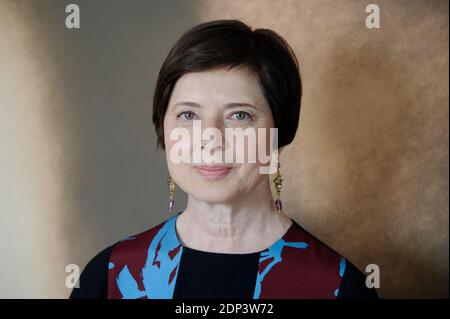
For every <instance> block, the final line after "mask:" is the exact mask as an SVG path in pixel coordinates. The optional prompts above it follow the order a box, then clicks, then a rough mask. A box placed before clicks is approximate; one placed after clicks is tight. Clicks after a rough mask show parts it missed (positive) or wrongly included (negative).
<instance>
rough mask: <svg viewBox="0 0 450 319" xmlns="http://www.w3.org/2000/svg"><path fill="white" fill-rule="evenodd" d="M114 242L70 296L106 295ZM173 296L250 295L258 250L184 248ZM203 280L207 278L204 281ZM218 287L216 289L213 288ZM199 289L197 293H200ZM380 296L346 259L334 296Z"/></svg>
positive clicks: (105, 296)
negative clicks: (237, 250) (230, 252)
mask: <svg viewBox="0 0 450 319" xmlns="http://www.w3.org/2000/svg"><path fill="white" fill-rule="evenodd" d="M113 248H114V245H112V246H109V247H108V248H106V249H104V250H103V251H101V252H100V253H99V254H98V255H96V256H95V257H94V258H93V259H92V260H91V261H90V262H89V263H88V264H87V265H86V267H85V269H84V270H83V272H82V274H81V276H80V288H74V289H73V290H72V293H71V295H70V298H71V299H106V298H108V264H109V260H110V255H111V252H112V249H113ZM183 249H184V252H183V266H182V267H181V268H180V271H179V274H178V280H177V286H176V289H175V291H174V296H173V298H174V299H176V298H178V299H180V298H184V299H189V298H203V297H205V295H206V296H208V297H209V298H248V299H251V298H252V296H253V289H254V282H255V279H256V275H255V274H256V267H257V265H258V258H259V253H253V254H220V253H210V252H203V251H199V250H195V249H190V248H188V247H184V248H183ZM205 279H207V280H205ZM217 287H220V289H217ZM200 292H201V293H200ZM349 298H364V299H378V298H380V297H379V295H378V292H377V290H375V289H369V288H367V287H366V285H365V276H364V274H363V273H362V272H361V271H359V270H358V269H357V268H356V267H355V266H354V265H353V264H352V263H351V262H348V261H347V266H346V271H345V273H344V276H343V279H342V283H341V286H340V288H339V292H338V294H337V299H349Z"/></svg>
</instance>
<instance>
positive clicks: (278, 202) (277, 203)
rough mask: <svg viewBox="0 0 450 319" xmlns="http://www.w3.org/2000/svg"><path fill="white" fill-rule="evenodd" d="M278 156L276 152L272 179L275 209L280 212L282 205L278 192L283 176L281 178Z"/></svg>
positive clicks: (281, 185)
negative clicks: (275, 169)
mask: <svg viewBox="0 0 450 319" xmlns="http://www.w3.org/2000/svg"><path fill="white" fill-rule="evenodd" d="M280 166H281V165H280V157H279V155H278V154H277V172H276V173H275V178H274V179H273V183H274V184H275V194H276V200H275V207H276V209H277V211H279V212H281V211H282V210H283V205H282V204H281V200H280V192H281V188H282V187H283V178H281V173H280Z"/></svg>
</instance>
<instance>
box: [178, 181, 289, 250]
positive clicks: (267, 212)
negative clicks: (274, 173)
mask: <svg viewBox="0 0 450 319" xmlns="http://www.w3.org/2000/svg"><path fill="white" fill-rule="evenodd" d="M290 225H291V219H290V218H289V217H288V216H286V215H285V214H284V213H280V212H278V211H276V209H275V207H274V204H273V198H272V193H271V190H270V184H269V179H265V180H264V181H263V182H261V183H260V184H259V185H258V186H257V187H256V188H255V189H253V190H252V192H251V193H250V194H247V195H246V196H239V198H237V199H235V200H232V201H230V202H227V203H208V202H204V201H201V200H199V199H196V198H194V197H192V196H189V199H188V204H187V207H186V210H185V211H184V212H183V213H182V214H181V215H180V216H179V218H178V221H177V228H178V233H179V237H180V240H181V241H182V242H184V245H185V246H188V247H191V248H195V249H199V250H207V251H219V252H224V251H225V252H242V251H253V250H259V249H265V248H267V247H268V246H269V245H270V244H271V243H273V242H274V241H276V240H277V239H279V238H280V237H281V236H282V235H283V234H284V232H285V231H286V230H287V228H289V226H290Z"/></svg>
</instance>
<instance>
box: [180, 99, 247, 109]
mask: <svg viewBox="0 0 450 319" xmlns="http://www.w3.org/2000/svg"><path fill="white" fill-rule="evenodd" d="M181 105H185V106H191V107H195V108H201V107H202V106H201V105H200V104H198V103H195V102H190V101H180V102H177V103H175V104H174V105H173V108H176V107H177V106H181ZM245 106H246V107H251V108H254V109H256V106H254V105H252V104H249V103H239V102H232V103H227V104H225V108H226V109H230V108H235V107H245Z"/></svg>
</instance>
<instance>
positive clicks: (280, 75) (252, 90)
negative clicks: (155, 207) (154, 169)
mask: <svg viewBox="0 0 450 319" xmlns="http://www.w3.org/2000/svg"><path fill="white" fill-rule="evenodd" d="M301 93H302V85H301V79H300V74H299V69H298V62H297V60H296V57H295V55H294V53H293V51H292V49H291V48H290V47H289V45H288V44H287V43H286V41H285V40H283V38H281V37H280V36H279V35H277V34H276V33H275V32H273V31H271V30H267V29H257V30H254V31H252V30H251V28H250V27H249V26H247V25H245V24H244V23H242V22H240V21H237V20H217V21H211V22H207V23H203V24H200V25H198V26H196V27H194V28H192V29H191V30H189V31H188V32H186V33H185V34H184V35H183V36H182V37H181V38H180V39H179V40H178V42H177V43H176V44H175V46H174V47H173V48H172V50H171V51H170V53H169V55H168V57H167V58H166V60H165V62H164V64H163V66H162V68H161V71H160V73H159V77H158V81H157V86H156V90H155V95H154V101H153V122H154V124H155V127H156V132H157V136H158V145H159V146H161V147H162V148H163V149H165V151H166V155H167V163H168V169H169V178H168V190H169V211H171V212H172V211H173V208H174V199H173V193H174V190H175V184H177V185H179V186H180V187H181V188H182V189H183V190H184V191H186V193H188V195H189V199H188V204H187V207H186V208H185V210H184V211H182V212H177V213H176V214H174V215H173V216H172V217H170V218H168V219H167V220H165V221H164V222H162V223H160V224H159V225H157V226H155V227H153V228H151V229H149V230H147V231H145V232H143V233H140V234H137V235H134V236H130V237H129V238H126V239H124V240H122V241H119V242H117V243H115V244H114V245H112V246H110V247H108V248H106V249H105V250H103V251H102V252H101V253H99V254H98V255H97V256H95V257H94V258H93V259H92V260H91V261H90V262H89V263H88V265H87V266H86V268H85V269H84V271H83V273H82V275H81V277H80V287H79V288H74V290H73V292H72V294H71V298H164V299H166V298H253V299H258V298H358V297H360V298H377V297H378V296H377V292H376V291H375V290H374V289H368V288H366V285H365V277H364V275H363V274H362V272H360V271H359V270H357V269H356V268H355V266H353V264H352V263H351V262H349V261H348V260H347V259H346V258H344V257H343V256H341V255H340V254H338V253H337V252H335V251H333V250H332V249H331V248H329V247H328V246H327V245H325V244H324V243H322V242H321V241H320V240H318V239H317V238H315V237H314V236H312V235H311V234H310V233H308V232H307V231H306V230H305V229H303V228H302V227H301V226H300V225H299V224H297V223H296V222H295V221H294V220H292V219H291V218H289V217H288V216H287V215H286V214H285V213H284V212H283V210H282V205H281V201H280V198H279V196H280V191H281V186H282V178H281V174H280V161H279V157H278V156H277V163H276V164H277V166H276V174H275V177H274V178H273V179H271V178H270V175H268V174H263V173H261V170H260V168H261V167H263V166H264V165H263V162H262V161H261V160H260V158H258V160H257V161H254V162H252V161H250V160H248V155H249V154H252V152H257V153H258V152H259V153H260V151H261V150H262V149H263V146H273V143H272V142H273V141H274V140H270V134H269V132H268V131H269V129H274V128H276V129H277V132H276V133H277V139H275V142H277V144H278V145H277V146H276V147H275V154H277V155H278V154H280V153H281V151H282V148H283V147H284V146H286V145H288V144H290V143H291V142H292V140H293V139H294V137H295V134H296V131H297V127H298V122H299V116H300V101H301ZM195 123H200V124H201V126H202V130H203V129H206V128H213V129H216V132H217V131H218V132H219V133H222V134H221V136H220V137H219V138H218V139H214V140H213V142H212V143H210V142H208V143H206V142H205V141H204V140H202V139H200V140H199V139H197V140H195V138H193V137H194V135H195V133H194V132H195ZM239 128H240V129H242V130H244V129H251V130H254V131H257V130H258V129H267V130H266V131H264V132H265V134H263V135H261V136H259V135H258V139H257V141H256V143H251V142H248V141H247V142H246V143H244V144H242V143H241V146H242V145H244V151H243V153H245V154H246V155H247V157H246V159H247V160H246V161H244V162H238V161H237V160H235V159H234V158H235V157H237V154H238V150H234V149H232V148H231V146H230V145H232V143H233V141H234V139H233V138H231V140H230V139H225V141H224V139H223V136H224V135H225V137H226V136H227V134H226V133H225V131H226V130H227V129H239ZM177 130H181V131H183V130H184V132H188V136H189V137H191V138H192V139H193V140H194V141H193V142H192V141H191V140H190V139H189V140H188V142H186V141H185V142H184V143H181V146H180V144H179V139H176V138H173V136H174V135H177V134H174V133H177ZM236 131H237V130H236ZM178 133H179V132H178ZM224 133H225V134H224ZM267 138H269V141H270V143H268V142H267ZM275 145H276V144H275ZM252 146H255V147H256V149H255V150H251V149H250V148H251V147H252ZM175 147H180V148H179V149H178V150H182V151H183V150H187V151H188V153H187V154H188V155H189V156H191V157H192V155H193V153H194V151H193V150H194V149H195V148H197V150H200V151H199V153H198V154H201V156H202V157H201V161H197V162H195V161H189V160H186V157H183V160H181V161H178V162H177V161H175V160H174V159H175V157H176V154H177V152H174V151H173V150H174V149H175ZM230 149H231V150H232V155H233V160H232V161H228V162H226V163H223V162H222V163H220V164H217V163H215V162H210V161H205V160H204V158H205V157H206V158H207V156H208V155H209V156H217V157H215V158H216V159H217V158H221V159H223V154H224V152H225V151H229V150H230ZM233 150H234V151H233ZM259 153H258V154H259ZM271 182H273V184H274V188H275V193H276V198H275V199H274V198H273V196H272V192H271Z"/></svg>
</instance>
